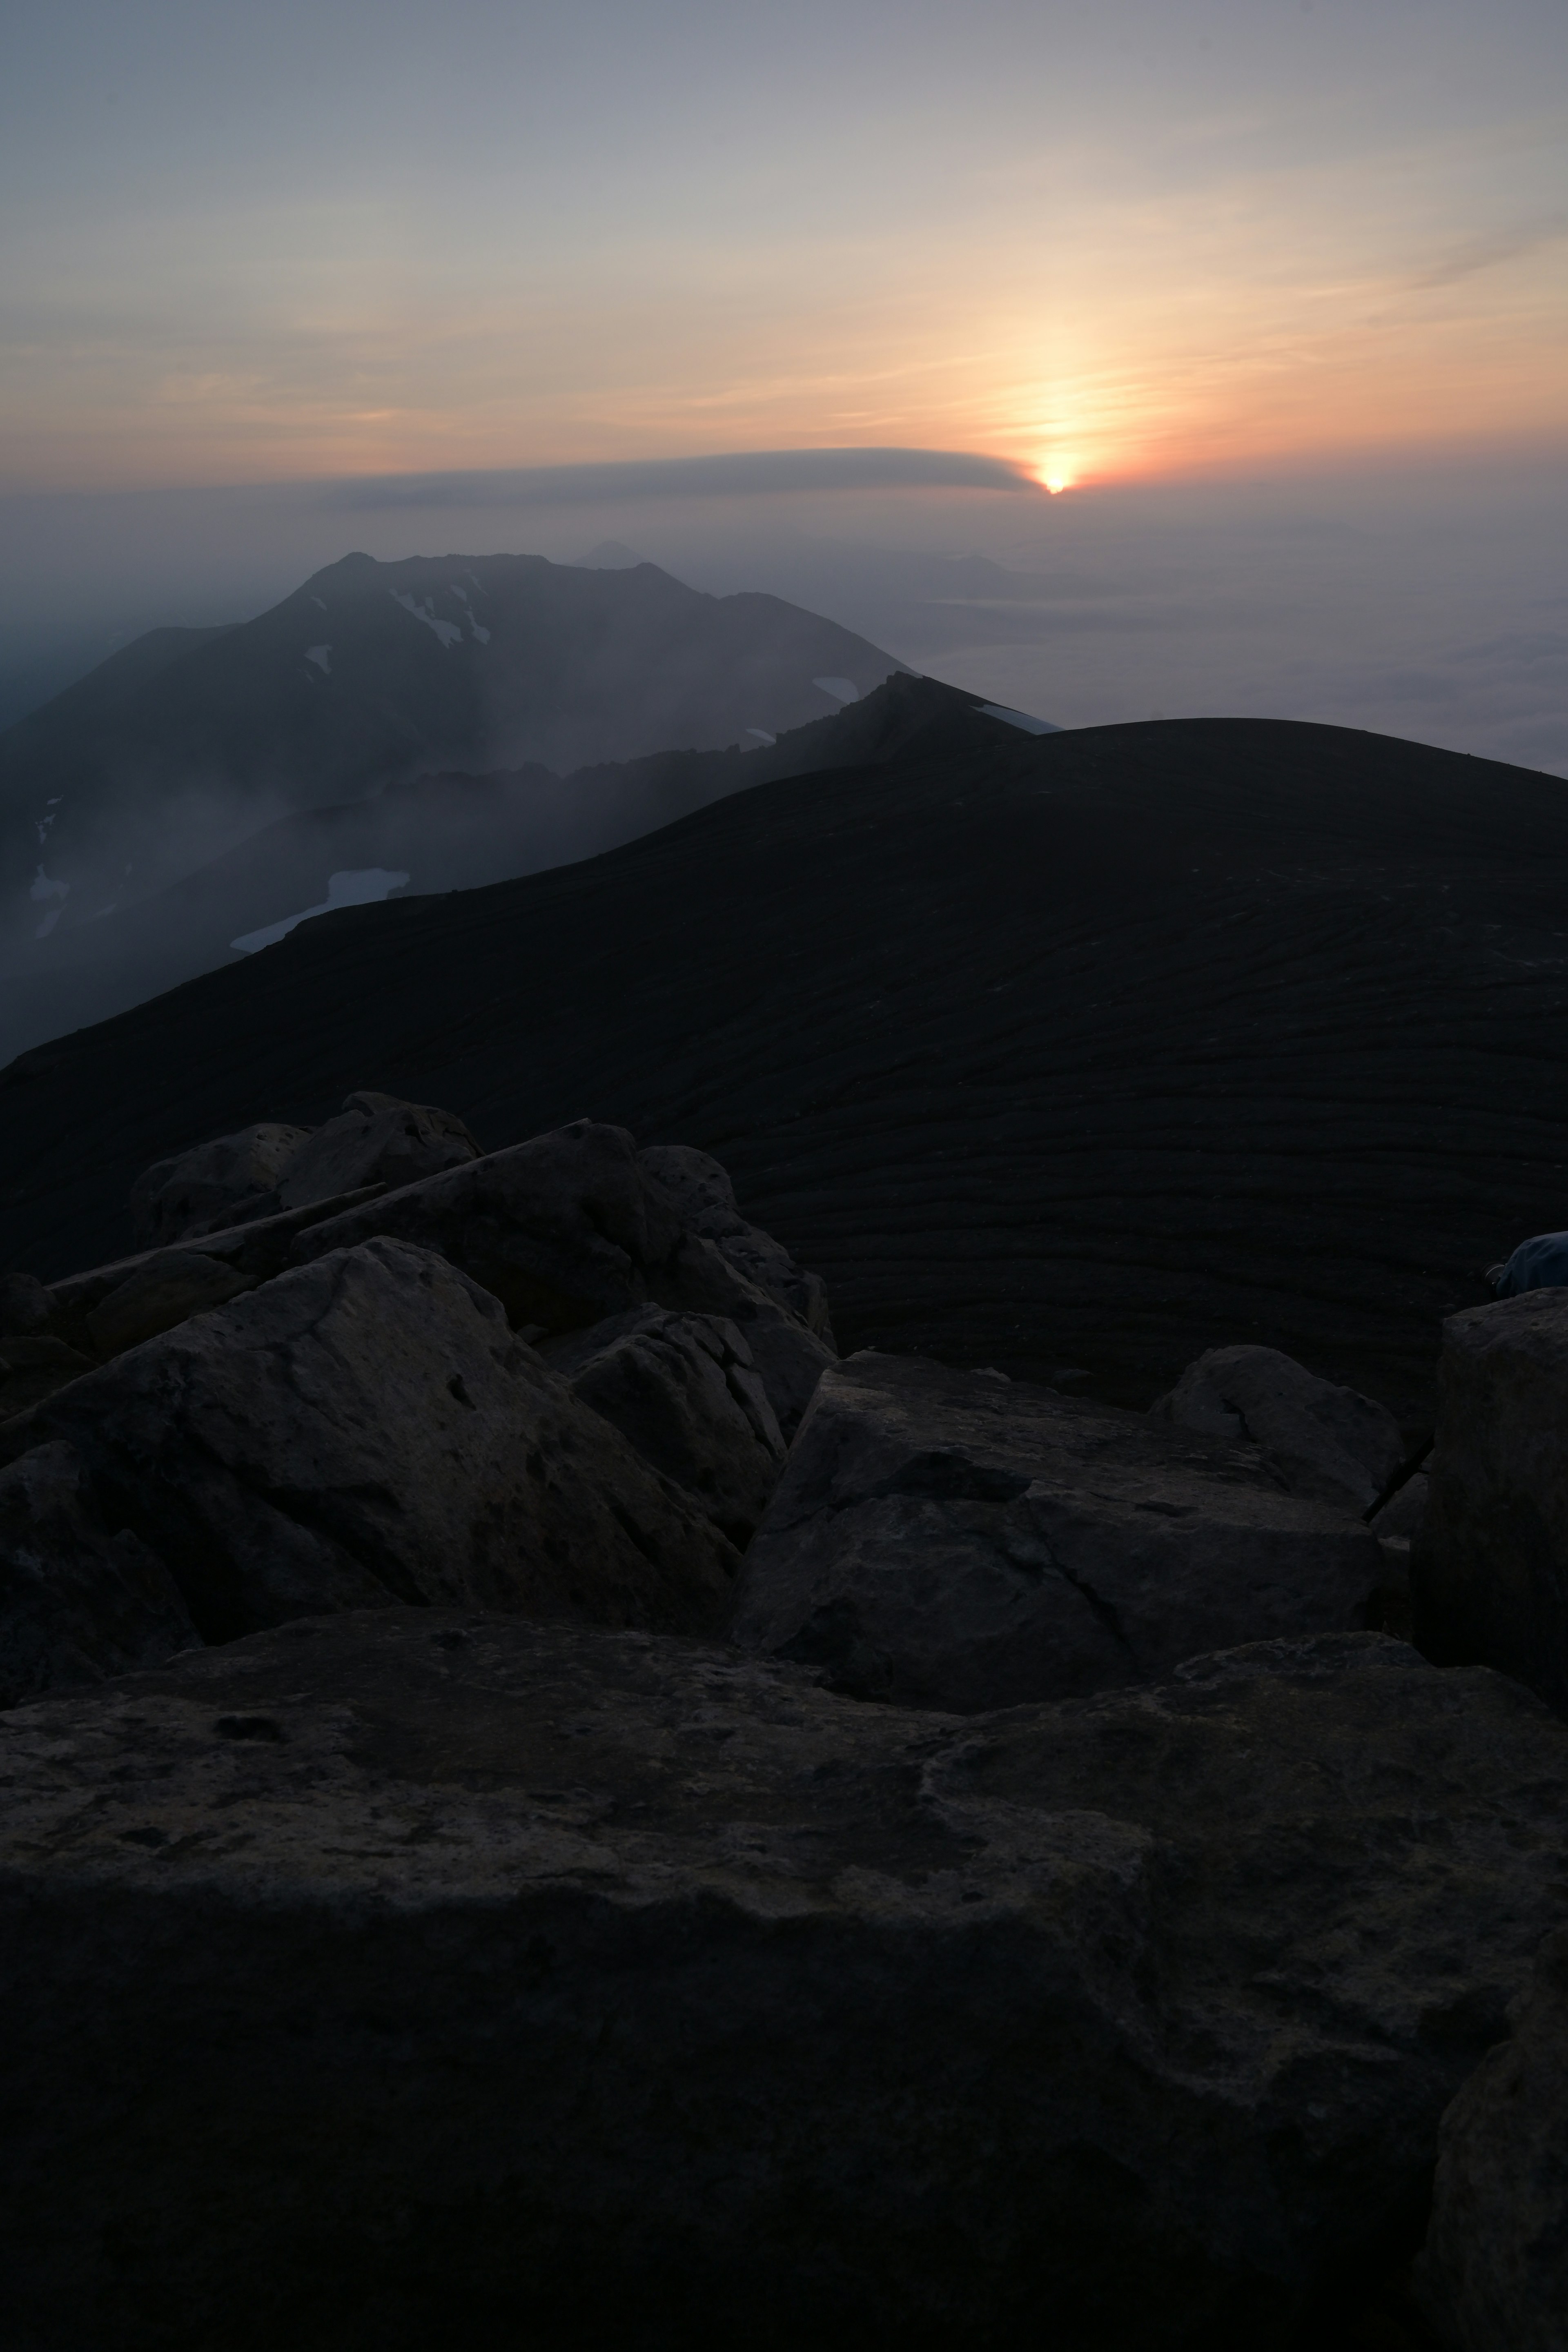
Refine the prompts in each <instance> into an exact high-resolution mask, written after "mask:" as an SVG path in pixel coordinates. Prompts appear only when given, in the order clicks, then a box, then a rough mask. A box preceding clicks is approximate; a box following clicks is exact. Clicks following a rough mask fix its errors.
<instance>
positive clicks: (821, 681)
mask: <svg viewBox="0 0 1568 2352" xmlns="http://www.w3.org/2000/svg"><path fill="white" fill-rule="evenodd" d="M811 682H812V684H813V686H819V687H820V688H822V691H823V692H824V694H830V695H831V696H832V697H833V699H834V701H835V702H858V701H859V699H860V689H859V688H858V686H857V685H856V683H855V681H854V679H853V678H852V677H814V678H813V679H812V681H811Z"/></svg>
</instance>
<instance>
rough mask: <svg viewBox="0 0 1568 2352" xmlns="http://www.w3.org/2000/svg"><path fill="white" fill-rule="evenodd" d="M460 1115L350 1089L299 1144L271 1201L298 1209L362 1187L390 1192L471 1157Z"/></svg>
mask: <svg viewBox="0 0 1568 2352" xmlns="http://www.w3.org/2000/svg"><path fill="white" fill-rule="evenodd" d="M479 1156H480V1154H479V1145H478V1144H477V1143H476V1142H475V1140H474V1139H473V1137H472V1136H471V1135H470V1134H469V1132H468V1129H467V1128H466V1127H465V1126H464V1124H463V1122H462V1120H461V1119H460V1118H458V1117H457V1116H456V1114H455V1113H454V1112H452V1111H449V1110H436V1109H434V1108H432V1107H431V1106H430V1105H429V1104H428V1103H410V1102H400V1101H399V1100H398V1099H397V1097H395V1096H394V1095H377V1094H364V1093H361V1094H353V1095H350V1096H349V1097H348V1098H347V1099H346V1101H345V1102H344V1104H343V1107H342V1112H341V1113H340V1115H339V1116H338V1117H337V1118H330V1119H329V1120H328V1121H327V1123H326V1125H325V1127H319V1128H317V1129H316V1131H315V1133H314V1134H313V1135H312V1136H310V1138H309V1139H308V1140H307V1141H306V1142H304V1143H302V1144H301V1145H300V1150H299V1151H298V1152H297V1153H296V1154H295V1156H294V1158H293V1159H292V1160H290V1161H289V1165H288V1167H287V1168H286V1169H285V1170H283V1171H282V1172H281V1174H280V1176H279V1183H278V1205H279V1208H283V1209H301V1208H304V1207H306V1206H307V1205H308V1204H309V1203H310V1202H313V1201H329V1200H331V1199H334V1198H335V1197H336V1195H337V1194H338V1193H340V1192H357V1191H358V1190H359V1189H360V1188H361V1187H362V1186H363V1185H366V1184H385V1185H386V1186H388V1187H389V1188H390V1189H393V1190H396V1189H399V1188H401V1187H402V1186H403V1185H405V1184H416V1183H417V1182H418V1181H420V1179H421V1178H422V1177H425V1176H435V1175H438V1174H439V1173H440V1171H441V1170H442V1169H444V1168H458V1167H461V1166H462V1165H463V1163H464V1162H465V1161H466V1160H478V1159H479Z"/></svg>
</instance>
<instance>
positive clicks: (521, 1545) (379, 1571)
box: [33, 1240, 734, 1641]
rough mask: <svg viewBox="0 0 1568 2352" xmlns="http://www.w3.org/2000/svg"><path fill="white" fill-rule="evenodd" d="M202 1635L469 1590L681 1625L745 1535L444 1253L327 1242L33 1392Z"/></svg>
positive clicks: (554, 1611) (699, 1611)
mask: <svg viewBox="0 0 1568 2352" xmlns="http://www.w3.org/2000/svg"><path fill="white" fill-rule="evenodd" d="M33 1433H34V1435H35V1437H42V1438H49V1437H59V1438H64V1439H66V1440H68V1442H69V1443H71V1444H74V1445H75V1446H76V1447H77V1448H78V1450H79V1453H80V1454H81V1456H82V1459H83V1461H84V1462H85V1463H86V1465H87V1466H88V1469H89V1473H90V1475H91V1477H92V1479H93V1481H94V1484H95V1486H96V1487H97V1488H98V1490H99V1491H100V1494H101V1495H102V1496H104V1497H105V1498H106V1499H107V1501H108V1503H109V1504H110V1506H111V1507H112V1508H113V1509H114V1511H115V1512H116V1513H117V1514H118V1517H119V1521H120V1523H121V1524H123V1525H125V1526H128V1527H130V1528H132V1530H133V1531H134V1532H135V1533H136V1534H137V1535H138V1536H140V1537H141V1538H142V1540H143V1541H144V1542H145V1543H147V1544H148V1545H150V1546H151V1548H152V1549H153V1551H155V1552H156V1553H157V1554H158V1555H159V1556H160V1557H161V1558H162V1559H165V1560H166V1561H167V1562H168V1564H169V1567H170V1569H171V1570H172V1572H173V1573H174V1577H175V1579H176V1580H177V1581H178V1583H179V1585H180V1588H181V1591H183V1593H184V1597H185V1600H186V1602H187V1605H188V1606H189V1608H190V1611H191V1613H192V1615H193V1617H194V1618H195V1622H196V1623H197V1625H198V1626H199V1627H200V1629H201V1631H202V1633H203V1634H204V1635H205V1637H206V1638H207V1639H208V1640H212V1641H221V1640H226V1639H228V1638H231V1637H232V1636H233V1635H235V1634H237V1633H247V1632H250V1631H252V1630H253V1629H255V1628H256V1627H258V1626H262V1625H268V1624H276V1623H278V1622H280V1621H282V1620H283V1619H285V1618H289V1617H295V1616H300V1615H301V1614H303V1613H306V1612H313V1611H319V1610H321V1609H328V1608H357V1607H363V1606H367V1605H374V1604H377V1603H390V1602H391V1601H470V1602H479V1603H484V1604H487V1605H491V1606H498V1607H503V1608H514V1609H521V1610H525V1611H527V1612H530V1613H531V1614H536V1615H539V1616H546V1617H548V1616H564V1617H575V1618H578V1619H583V1620H587V1621H590V1622H602V1623H611V1624H638V1625H657V1626H660V1627H664V1628H667V1629H673V1630H677V1631H682V1632H697V1631H706V1630H708V1629H709V1628H710V1626H713V1625H716V1624H717V1623H718V1622H720V1621H721V1617H722V1615H723V1613H724V1612H726V1610H727V1607H728V1602H729V1593H730V1577H731V1571H732V1570H733V1567H734V1554H733V1552H732V1551H731V1548H730V1546H729V1545H728V1544H727V1543H726V1542H725V1541H724V1539H723V1538H722V1537H721V1536H720V1535H719V1533H718V1532H717V1530H716V1529H715V1528H712V1527H711V1526H710V1524H709V1523H708V1521H707V1520H706V1519H705V1518H703V1517H701V1516H700V1513H699V1512H698V1511H696V1510H695V1509H694V1508H693V1507H691V1506H690V1504H689V1502H688V1501H687V1499H686V1497H685V1496H682V1495H681V1494H680V1493H679V1490H678V1489H677V1488H675V1487H674V1486H671V1485H670V1484H669V1482H668V1480H663V1479H660V1478H659V1477H658V1475H657V1474H656V1473H655V1472H654V1471H652V1470H650V1469H648V1468H647V1467H645V1465H643V1464H641V1463H640V1462H638V1461H637V1459H636V1457H635V1456H633V1455H632V1454H629V1452H628V1451H627V1449H626V1447H625V1446H624V1445H623V1444H621V1443H620V1441H619V1440H618V1438H616V1435H615V1433H613V1432H612V1431H611V1430H609V1429H608V1428H606V1426H605V1423H603V1422H602V1421H601V1420H600V1419H599V1418H598V1417H597V1415H595V1414H594V1413H592V1412H589V1411H588V1409H587V1407H586V1406H584V1405H582V1404H580V1403H579V1402H577V1400H576V1399H575V1398H574V1396H573V1395H572V1394H571V1391H569V1390H568V1389H567V1388H566V1387H565V1386H564V1384H563V1382H561V1381H557V1380H556V1379H555V1377H554V1375H553V1374H552V1373H551V1372H550V1371H549V1370H547V1368H546V1367H545V1365H544V1364H543V1363H542V1361H541V1360H540V1359H539V1358H538V1357H537V1356H536V1355H535V1354H534V1353H533V1351H532V1349H530V1348H528V1347H526V1346H524V1345H523V1344H522V1342H521V1341H520V1340H518V1339H515V1338H514V1337H513V1335H512V1333H511V1332H510V1330H509V1329H508V1328H507V1325H506V1320H505V1317H504V1315H503V1314H502V1311H501V1308H500V1305H499V1304H498V1302H497V1301H496V1300H495V1299H494V1298H492V1297H489V1295H488V1294H487V1293H486V1292H484V1291H482V1290H480V1289H479V1287H478V1286H476V1285H475V1284H474V1283H472V1282H471V1281H469V1280H468V1277H467V1276H465V1275H463V1274H462V1273H460V1272H459V1271H458V1269H457V1268H455V1267H453V1266H451V1265H448V1264H447V1262H446V1260H445V1259H444V1258H441V1257H438V1256H437V1255H434V1254H432V1253H430V1252H428V1251H424V1250H418V1249H415V1248H412V1247H410V1246H409V1245H408V1244H404V1243H399V1242H392V1241H387V1240H377V1241H374V1242H370V1243H367V1244H363V1246H362V1247H360V1248H358V1249H354V1250H347V1251H335V1252H333V1253H331V1255H329V1256H327V1257H325V1258H322V1259H320V1260H318V1261H317V1262H316V1263H314V1264H312V1265H309V1266H305V1267H302V1268H300V1269H298V1270H297V1271H295V1272H292V1273H289V1274H287V1275H283V1276H279V1278H278V1279H277V1280H276V1281H274V1282H271V1283H268V1284H267V1285H266V1286H264V1287H263V1288H261V1289H258V1290H254V1291H250V1292H248V1293H247V1295H246V1296H245V1297H242V1298H238V1299H236V1300H235V1301H234V1302H233V1303H232V1304H231V1305H229V1306H226V1307H218V1308H216V1310H214V1311H213V1312H211V1313H209V1314H205V1315H199V1316H196V1317H195V1318H193V1319H192V1320H191V1321H190V1322H188V1323H184V1324H182V1325H181V1326H180V1328H178V1329H177V1330H175V1331H172V1332H169V1333H166V1334H165V1335H164V1336H163V1337H162V1338H160V1339H152V1340H149V1341H148V1342H146V1344H145V1345H143V1346H142V1347H140V1348H137V1349H132V1351H131V1352H130V1353H129V1354H128V1355H125V1356H122V1357H121V1358H119V1359H118V1360H117V1361H115V1362H114V1363H112V1364H109V1365H105V1366H104V1367H103V1368H102V1369H101V1370H98V1371H95V1372H91V1373H89V1374H87V1375H86V1376H84V1377H83V1378H82V1379H80V1380H79V1381H75V1382H74V1383H73V1385H72V1386H71V1387H70V1388H69V1389H68V1390H63V1391H61V1392H60V1393H59V1395H58V1396H57V1397H55V1398H53V1399H51V1400H50V1401H49V1402H48V1403H47V1404H46V1405H44V1406H43V1407H41V1408H40V1410H39V1412H38V1414H37V1416H36V1420H35V1423H34V1430H33Z"/></svg>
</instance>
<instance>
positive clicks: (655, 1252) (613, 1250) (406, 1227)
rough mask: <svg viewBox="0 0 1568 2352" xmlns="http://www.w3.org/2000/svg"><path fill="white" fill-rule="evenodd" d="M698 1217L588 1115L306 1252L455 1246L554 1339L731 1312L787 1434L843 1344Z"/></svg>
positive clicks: (480, 1277)
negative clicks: (815, 1327) (726, 1250)
mask: <svg viewBox="0 0 1568 2352" xmlns="http://www.w3.org/2000/svg"><path fill="white" fill-rule="evenodd" d="M699 1156H700V1157H701V1156H702V1155H699ZM709 1164H710V1165H716V1163H711V1162H710V1163H709ZM684 1214H685V1212H684V1209H683V1208H682V1206H681V1205H680V1203H679V1202H678V1201H677V1199H676V1198H675V1196H674V1195H673V1194H672V1193H671V1192H670V1191H669V1190H668V1187H667V1186H666V1185H665V1184H664V1183H663V1182H662V1181H657V1180H654V1179H651V1178H650V1176H649V1173H648V1171H647V1170H646V1169H645V1168H644V1167H643V1165H642V1164H641V1161H640V1160H639V1156H638V1153H637V1146H636V1144H635V1142H634V1140H633V1139H632V1137H631V1136H630V1135H628V1134H627V1133H626V1129H624V1128H619V1127H607V1126H605V1125H603V1124H601V1123H600V1122H599V1121H597V1120H594V1119H578V1120H575V1121H574V1123H573V1125H571V1126H570V1127H563V1128H557V1129H553V1130H552V1132H551V1133H550V1134H548V1135H539V1136H535V1137H534V1138H533V1139H532V1140H531V1142H528V1143H519V1144H514V1145H512V1146H511V1147H510V1150H505V1151H492V1152H489V1153H488V1154H487V1155H486V1157H485V1158H484V1159H482V1160H475V1161H473V1162H472V1164H471V1165H469V1166H468V1167H464V1168H457V1169H453V1170H451V1171H448V1172H447V1174H445V1175H441V1176H436V1177H432V1178H429V1179H427V1180H426V1181H425V1182H423V1183H419V1184H413V1185H409V1186H406V1187H405V1189H404V1190H403V1191H402V1192H393V1193H387V1194H384V1195H383V1196H381V1197H380V1198H379V1199H376V1200H374V1201H370V1202H366V1203H365V1204H364V1205H363V1207H361V1208H357V1209H353V1210H351V1211H349V1212H348V1213H345V1214H344V1215H342V1216H337V1217H332V1218H330V1219H328V1220H327V1221H326V1222H324V1223H321V1224H318V1225H316V1226H314V1227H312V1229H311V1230H310V1233H309V1234H306V1235H304V1236H302V1237H301V1239H300V1242H299V1243H298V1244H296V1255H297V1256H298V1257H300V1259H308V1258H310V1257H313V1256H318V1255H321V1253H322V1252H324V1251H326V1250H331V1249H339V1248H342V1247H345V1246H350V1245H352V1244H353V1243H355V1242H359V1241H363V1240H365V1239H367V1238H368V1236H369V1235H370V1234H395V1235H397V1236H398V1237H399V1238H400V1239H401V1240H405V1241H412V1242H416V1243H418V1244H421V1245H422V1246H423V1247H425V1248H427V1249H437V1250H439V1251H441V1253H442V1254H443V1255H445V1256H446V1257H447V1258H449V1259H450V1260H451V1261H452V1263H453V1265H459V1266H461V1267H462V1268H463V1269H464V1271H465V1272H466V1273H468V1274H470V1275H472V1276H473V1278H474V1280H475V1281H476V1282H479V1283H482V1284H483V1286H484V1287H485V1288H486V1289H487V1290H489V1291H493V1292H494V1294H495V1296H496V1297H498V1298H500V1300H501V1302H502V1303H503V1305H504V1306H505V1307H506V1310H507V1313H508V1315H509V1316H510V1318H511V1321H512V1323H513V1324H514V1326H516V1328H518V1329H520V1330H523V1331H527V1332H530V1333H533V1334H537V1335H540V1336H542V1335H545V1334H548V1333H555V1332H563V1331H573V1330H582V1329H586V1328H589V1327H590V1326H592V1325H593V1324H595V1323H599V1322H602V1321H604V1320H605V1318H606V1317H608V1316H611V1315H622V1314H625V1313H626V1312H627V1311H628V1309H630V1308H633V1307H646V1306H649V1305H658V1306H661V1307H671V1308H675V1309H684V1310H689V1311H692V1312H695V1313H698V1314H702V1315H717V1316H721V1317H724V1318H728V1319H729V1320H730V1321H731V1322H733V1323H736V1324H738V1325H739V1326H740V1328H741V1330H742V1333H743V1334H744V1337H745V1339H746V1342H747V1344H748V1346H749V1347H750V1348H751V1349H752V1354H753V1356H754V1358H755V1360H756V1364H757V1368H758V1370H759V1371H760V1372H761V1374H762V1377H763V1382H764V1384H765V1386H766V1388H767V1391H768V1395H769V1398H770V1401H771V1402H772V1403H773V1409H774V1412H776V1414H777V1416H778V1419H779V1422H780V1423H781V1425H782V1426H783V1429H784V1434H785V1436H786V1437H787V1436H788V1435H790V1433H792V1432H793V1430H794V1429H795V1426H796V1425H797V1424H798V1422H799V1419H800V1415H801V1413H802V1412H804V1411H805V1405H806V1403H807V1402H808V1401H809V1399H810V1396H811V1392H812V1390H813V1388H814V1387H815V1386H816V1380H817V1378H818V1376H819V1374H820V1372H821V1370H822V1368H823V1366H824V1365H825V1364H826V1363H830V1362H832V1361H833V1354H832V1350H831V1349H830V1348H829V1347H828V1346H827V1344H826V1342H825V1341H824V1340H823V1339H821V1338H819V1337H818V1336H817V1334H816V1333H815V1332H813V1331H810V1330H808V1329H807V1328H805V1324H804V1323H803V1322H802V1321H801V1320H800V1319H799V1318H798V1317H797V1316H796V1315H795V1312H794V1310H793V1308H791V1307H788V1306H786V1305H782V1304H781V1303H780V1301H779V1299H778V1298H777V1297H774V1296H773V1294H772V1293H771V1292H768V1291H765V1290H763V1289H762V1288H761V1287H760V1286H758V1285H757V1284H756V1283H755V1282H753V1281H752V1279H751V1277H750V1276H748V1275H746V1274H745V1273H743V1272H742V1271H741V1269H740V1268H739V1267H737V1266H735V1265H732V1264H731V1261H730V1260H729V1258H728V1257H726V1256H725V1255H723V1253H722V1251H721V1247H720V1245H719V1244H718V1243H716V1242H714V1241H711V1240H710V1239H708V1238H706V1237H705V1236H703V1235H701V1234H696V1233H693V1232H691V1231H689V1229H688V1227H687V1225H686V1224H685V1223H684ZM747 1230H748V1232H750V1230H751V1229H750V1228H747ZM759 1238H760V1239H765V1236H760V1237H759ZM802 1279H804V1277H802Z"/></svg>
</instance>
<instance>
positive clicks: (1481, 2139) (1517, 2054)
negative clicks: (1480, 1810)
mask: <svg viewBox="0 0 1568 2352" xmlns="http://www.w3.org/2000/svg"><path fill="white" fill-rule="evenodd" d="M1415 2276H1416V2292H1417V2294H1418V2297H1419V2299H1420V2301H1421V2302H1422V2304H1423V2305H1425V2306H1426V2311H1427V2313H1428V2315H1430V2317H1431V2319H1432V2321H1433V2323H1434V2325H1435V2326H1436V2327H1437V2329H1438V2331H1439V2333H1440V2334H1441V2335H1442V2336H1443V2337H1444V2339H1445V2341H1446V2342H1447V2343H1450V2344H1453V2345H1455V2346H1457V2347H1459V2352H1563V2345H1564V2343H1568V1936H1563V1935H1558V1936H1553V1937H1551V1938H1550V1939H1549V1940H1548V1942H1547V1944H1546V1946H1545V1948H1544V1949H1543V1950H1542V1953H1541V1956H1540V1958H1539V1959H1538V1961H1537V1963H1536V1967H1535V1971H1534V1974H1533V1976H1532V1978H1531V1983H1530V1986H1529V1988H1528V1990H1526V1991H1525V1993H1524V1994H1522V1995H1521V1999H1520V2000H1519V2001H1518V2002H1517V2003H1516V2004H1515V2008H1514V2012H1513V2038H1512V2040H1511V2041H1510V2042H1504V2043H1503V2044H1502V2046H1501V2047H1500V2049H1497V2050H1493V2051H1491V2052H1490V2053H1489V2054H1488V2056H1487V2057H1485V2058H1484V2059H1483V2060H1482V2061H1481V2063H1480V2065H1479V2067H1478V2068H1477V2069H1476V2072H1475V2073H1474V2074H1472V2075H1471V2076H1470V2079H1469V2081H1468V2083H1467V2084H1465V2086H1464V2088H1463V2090H1462V2091H1461V2092H1460V2093H1459V2095H1458V2098H1457V2099H1456V2100H1455V2101H1454V2104H1453V2105H1452V2106H1451V2107H1450V2108H1449V2109H1448V2112H1447V2115H1446V2116H1444V2118H1443V2133H1442V2141H1441V2153H1440V2154H1439V2157H1438V2159H1437V2179H1436V2190H1435V2193H1434V2198H1433V2210H1432V2224H1431V2228H1430V2230H1429V2231H1428V2232H1427V2239H1426V2252H1425V2254H1424V2255H1423V2256H1422V2258H1421V2260H1420V2262H1419V2263H1417V2265H1416V2273H1415Z"/></svg>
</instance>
